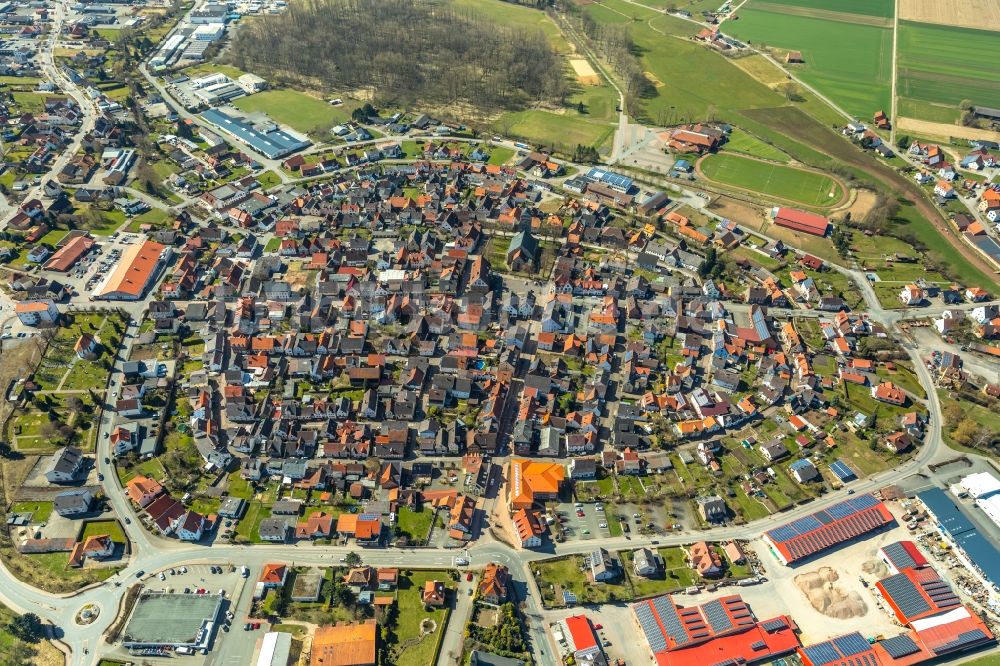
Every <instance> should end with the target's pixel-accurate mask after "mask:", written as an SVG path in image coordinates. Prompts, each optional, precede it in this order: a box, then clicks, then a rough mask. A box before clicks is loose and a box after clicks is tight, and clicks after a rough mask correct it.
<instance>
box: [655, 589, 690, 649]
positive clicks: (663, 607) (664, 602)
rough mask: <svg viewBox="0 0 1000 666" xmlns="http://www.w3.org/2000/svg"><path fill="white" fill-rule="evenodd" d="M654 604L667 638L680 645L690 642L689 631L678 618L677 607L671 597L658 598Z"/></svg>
mask: <svg viewBox="0 0 1000 666" xmlns="http://www.w3.org/2000/svg"><path fill="white" fill-rule="evenodd" d="M652 603H653V609H654V610H655V611H656V614H657V615H658V616H659V618H660V622H661V623H662V624H663V629H664V631H665V633H666V635H667V637H668V638H672V639H673V640H674V642H675V643H677V644H678V645H681V644H683V643H687V642H688V641H689V639H688V634H687V631H686V630H685V629H684V626H683V625H682V624H681V619H680V618H679V617H678V616H677V607H676V606H674V602H673V601H671V599H670V597H657V598H655V599H653V602H652Z"/></svg>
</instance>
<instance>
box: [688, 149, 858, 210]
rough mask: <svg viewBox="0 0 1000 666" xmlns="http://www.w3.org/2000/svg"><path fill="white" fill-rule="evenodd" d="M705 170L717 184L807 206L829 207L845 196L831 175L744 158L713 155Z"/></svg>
mask: <svg viewBox="0 0 1000 666" xmlns="http://www.w3.org/2000/svg"><path fill="white" fill-rule="evenodd" d="M701 170H702V171H703V172H704V174H705V176H706V177H708V178H709V179H711V180H714V181H715V182H717V183H723V184H725V185H732V186H735V187H739V188H742V189H745V190H751V191H753V192H759V193H761V194H763V195H765V196H774V197H780V198H782V199H789V200H791V201H796V202H798V203H801V204H805V205H807V206H824V205H826V206H829V205H832V204H835V203H837V202H839V201H840V200H841V198H842V197H843V195H844V190H843V188H842V187H841V186H840V185H839V184H838V183H837V182H836V181H834V180H833V179H832V178H830V177H829V176H825V175H823V174H820V173H816V172H813V171H803V170H801V169H796V168H794V167H787V166H782V165H780V164H771V163H767V162H761V161H759V160H754V159H749V158H746V157H742V156H740V155H726V154H724V153H723V154H721V155H709V156H708V157H706V158H705V159H703V160H702V161H701ZM831 193H833V196H830V194H831Z"/></svg>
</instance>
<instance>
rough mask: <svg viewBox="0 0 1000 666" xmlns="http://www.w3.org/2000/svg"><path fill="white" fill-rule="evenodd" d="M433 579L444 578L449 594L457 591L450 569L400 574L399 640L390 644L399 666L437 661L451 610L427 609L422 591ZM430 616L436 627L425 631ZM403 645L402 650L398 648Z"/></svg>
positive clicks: (397, 597)
mask: <svg viewBox="0 0 1000 666" xmlns="http://www.w3.org/2000/svg"><path fill="white" fill-rule="evenodd" d="M429 580H440V581H444V583H445V586H446V587H447V588H448V594H449V595H453V594H455V589H454V584H453V583H452V580H451V574H450V573H449V572H447V571H412V572H411V573H410V574H409V575H408V576H406V575H403V576H400V580H399V591H398V593H397V596H396V603H397V604H398V607H399V616H398V618H397V620H396V631H395V633H396V644H395V645H393V646H392V647H391V648H390V653H392V654H393V656H394V658H393V659H392V663H393V664H396V666H426V664H431V663H434V657H435V650H436V648H437V642H438V636H439V635H440V634H441V633H442V632H444V631H445V625H446V624H447V623H448V614H449V611H448V610H447V609H446V608H436V609H433V610H431V611H426V610H424V603H423V600H422V599H421V595H422V593H423V589H424V584H425V583H426V582H427V581H429ZM428 619H429V620H432V621H433V622H434V624H435V626H434V631H433V632H431V633H428V634H424V633H423V630H422V628H421V625H422V624H423V622H424V620H428ZM402 646H405V647H402ZM401 647H402V649H401V651H398V652H397V650H400V648H401Z"/></svg>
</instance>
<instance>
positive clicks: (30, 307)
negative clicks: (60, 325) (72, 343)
mask: <svg viewBox="0 0 1000 666" xmlns="http://www.w3.org/2000/svg"><path fill="white" fill-rule="evenodd" d="M14 314H16V315H17V318H18V319H19V320H20V321H21V323H22V324H24V325H25V326H41V325H47V324H54V323H56V322H57V321H59V308H57V307H56V303H55V301H53V300H52V299H51V298H45V299H41V300H37V301H22V302H20V303H17V304H16V305H15V306H14Z"/></svg>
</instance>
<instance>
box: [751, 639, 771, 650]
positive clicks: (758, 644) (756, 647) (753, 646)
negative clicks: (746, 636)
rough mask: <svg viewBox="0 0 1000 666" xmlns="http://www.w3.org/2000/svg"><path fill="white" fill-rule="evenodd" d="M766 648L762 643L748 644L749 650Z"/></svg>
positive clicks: (765, 644)
mask: <svg viewBox="0 0 1000 666" xmlns="http://www.w3.org/2000/svg"><path fill="white" fill-rule="evenodd" d="M766 647H767V643H765V642H764V641H756V642H754V643H751V644H750V649H751V650H763V649H764V648H766Z"/></svg>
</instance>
